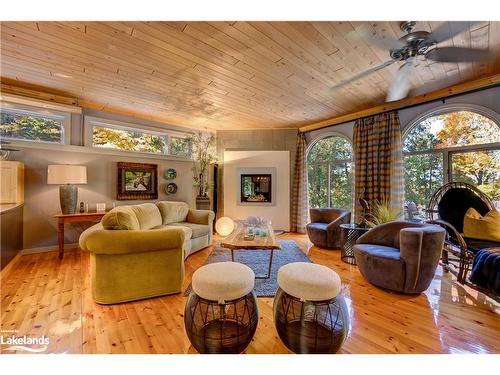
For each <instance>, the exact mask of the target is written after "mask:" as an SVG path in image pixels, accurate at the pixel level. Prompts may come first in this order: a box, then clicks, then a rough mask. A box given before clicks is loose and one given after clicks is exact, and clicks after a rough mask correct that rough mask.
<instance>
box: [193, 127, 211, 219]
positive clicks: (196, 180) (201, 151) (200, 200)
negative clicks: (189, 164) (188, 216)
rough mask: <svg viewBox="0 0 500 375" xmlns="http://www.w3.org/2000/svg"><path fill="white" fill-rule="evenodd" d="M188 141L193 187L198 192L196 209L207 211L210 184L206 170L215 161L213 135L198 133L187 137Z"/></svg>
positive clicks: (208, 207)
mask: <svg viewBox="0 0 500 375" xmlns="http://www.w3.org/2000/svg"><path fill="white" fill-rule="evenodd" d="M189 141H190V142H191V155H192V158H193V168H192V171H193V186H195V187H196V188H197V190H198V191H197V196H196V208H197V209H201V210H209V209H210V197H209V196H208V191H209V189H210V186H211V184H210V182H209V180H208V169H209V167H210V164H212V163H214V162H216V161H217V155H216V148H215V146H216V140H215V135H214V134H212V133H202V132H198V133H195V134H193V135H192V136H191V137H189Z"/></svg>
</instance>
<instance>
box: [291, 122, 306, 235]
mask: <svg viewBox="0 0 500 375" xmlns="http://www.w3.org/2000/svg"><path fill="white" fill-rule="evenodd" d="M308 220H309V211H308V203H307V164H306V137H305V134H304V133H301V132H299V134H298V135H297V154H296V157H295V172H294V179H293V187H292V228H291V230H292V232H298V233H305V232H306V224H307V222H308Z"/></svg>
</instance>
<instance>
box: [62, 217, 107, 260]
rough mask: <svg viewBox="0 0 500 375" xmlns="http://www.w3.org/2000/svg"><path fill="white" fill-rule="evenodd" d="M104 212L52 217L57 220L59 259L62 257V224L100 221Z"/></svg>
mask: <svg viewBox="0 0 500 375" xmlns="http://www.w3.org/2000/svg"><path fill="white" fill-rule="evenodd" d="M105 214H106V212H83V213H79V212H76V213H74V214H59V215H54V217H55V218H56V219H57V240H58V243H59V259H62V258H63V256H64V224H66V223H79V222H85V221H100V220H101V219H102V217H103V216H104V215H105Z"/></svg>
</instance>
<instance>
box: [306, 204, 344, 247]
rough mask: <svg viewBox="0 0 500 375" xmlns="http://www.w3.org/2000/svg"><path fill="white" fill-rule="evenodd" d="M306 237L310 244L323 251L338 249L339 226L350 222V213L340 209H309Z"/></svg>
mask: <svg viewBox="0 0 500 375" xmlns="http://www.w3.org/2000/svg"><path fill="white" fill-rule="evenodd" d="M309 215H310V216H311V222H310V223H309V224H307V226H306V228H307V235H308V236H309V239H310V240H311V242H312V243H313V244H314V245H316V246H318V247H322V248H325V249H338V248H339V247H340V224H349V223H350V222H351V213H350V212H349V211H347V210H343V209H341V208H311V209H310V210H309Z"/></svg>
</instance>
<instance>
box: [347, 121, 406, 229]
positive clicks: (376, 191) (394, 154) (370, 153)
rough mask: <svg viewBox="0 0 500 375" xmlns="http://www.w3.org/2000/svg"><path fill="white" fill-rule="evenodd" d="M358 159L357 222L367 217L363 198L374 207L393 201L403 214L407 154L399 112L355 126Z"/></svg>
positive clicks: (358, 123)
mask: <svg viewBox="0 0 500 375" xmlns="http://www.w3.org/2000/svg"><path fill="white" fill-rule="evenodd" d="M354 159H355V183H354V191H355V206H354V207H355V212H354V220H355V222H356V223H359V222H360V221H361V219H362V216H363V208H362V207H361V204H360V202H359V199H360V198H363V199H365V200H366V201H367V202H368V204H370V206H371V205H372V204H373V203H375V202H377V201H378V202H384V201H389V202H391V203H392V206H393V207H395V208H398V209H399V210H401V213H403V202H404V180H403V154H402V149H401V127H400V123H399V116H398V113H397V112H386V113H382V114H379V115H375V116H373V117H367V118H362V119H359V120H357V121H356V122H355V124H354Z"/></svg>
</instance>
